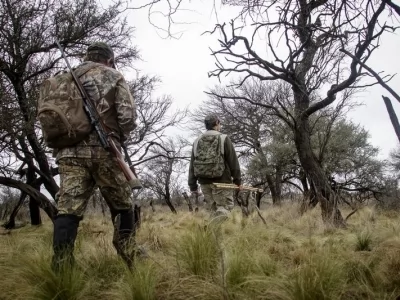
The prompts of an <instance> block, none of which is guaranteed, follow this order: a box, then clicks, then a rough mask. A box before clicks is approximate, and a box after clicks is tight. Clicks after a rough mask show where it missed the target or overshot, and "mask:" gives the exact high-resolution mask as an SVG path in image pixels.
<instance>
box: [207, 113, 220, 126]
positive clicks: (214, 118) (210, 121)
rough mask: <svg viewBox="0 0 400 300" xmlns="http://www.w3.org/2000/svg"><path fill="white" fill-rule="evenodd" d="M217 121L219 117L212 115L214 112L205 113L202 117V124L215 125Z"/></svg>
mask: <svg viewBox="0 0 400 300" xmlns="http://www.w3.org/2000/svg"><path fill="white" fill-rule="evenodd" d="M218 122H219V118H218V116H217V115H214V114H211V115H207V116H206V117H205V118H204V124H205V125H206V126H215V125H217V123H218Z"/></svg>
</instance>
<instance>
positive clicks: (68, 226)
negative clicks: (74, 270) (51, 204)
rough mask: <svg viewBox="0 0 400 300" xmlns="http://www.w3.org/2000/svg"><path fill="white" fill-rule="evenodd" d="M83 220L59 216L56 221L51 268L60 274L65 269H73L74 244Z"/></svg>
mask: <svg viewBox="0 0 400 300" xmlns="http://www.w3.org/2000/svg"><path fill="white" fill-rule="evenodd" d="M80 221H81V218H80V217H78V216H75V215H71V214H61V215H58V216H57V217H56V219H55V221H54V235H53V251H54V255H53V258H52V263H51V267H52V269H53V271H54V272H59V271H60V270H61V269H62V268H64V267H67V268H68V267H70V268H71V267H73V265H74V262H75V259H74V255H73V253H74V244H75V239H76V236H77V234H78V227H79V222H80Z"/></svg>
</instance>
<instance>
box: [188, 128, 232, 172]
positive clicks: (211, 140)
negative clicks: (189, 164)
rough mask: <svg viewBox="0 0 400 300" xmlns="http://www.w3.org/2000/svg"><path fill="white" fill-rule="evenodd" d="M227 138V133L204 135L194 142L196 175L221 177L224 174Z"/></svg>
mask: <svg viewBox="0 0 400 300" xmlns="http://www.w3.org/2000/svg"><path fill="white" fill-rule="evenodd" d="M225 138H226V134H216V135H202V136H200V137H199V138H198V139H197V140H196V141H195V142H194V144H193V154H194V161H193V168H194V176H196V177H200V178H219V177H221V176H222V175H223V173H224V171H225V160H224V143H225Z"/></svg>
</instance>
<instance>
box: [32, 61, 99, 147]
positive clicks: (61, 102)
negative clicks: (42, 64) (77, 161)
mask: <svg viewBox="0 0 400 300" xmlns="http://www.w3.org/2000/svg"><path fill="white" fill-rule="evenodd" d="M93 67H94V66H93V65H87V66H85V67H82V68H79V69H78V70H76V71H75V74H76V76H77V77H78V78H79V77H80V76H82V75H84V74H85V73H87V72H88V71H89V70H90V69H92V68H93ZM37 118H38V120H39V122H40V125H41V128H42V132H43V139H44V141H45V143H46V145H47V146H48V147H49V148H65V147H69V146H73V145H74V144H76V143H78V142H80V141H81V140H83V139H84V138H85V137H87V136H88V135H89V134H90V132H91V131H92V125H91V124H90V121H89V118H88V116H87V114H86V112H85V110H84V107H83V99H82V96H81V94H80V92H79V90H78V88H77V86H76V84H75V82H74V80H73V77H72V75H71V73H70V72H63V73H60V74H57V75H56V76H54V77H50V78H48V79H46V80H45V81H44V82H43V83H42V84H41V85H40V95H39V100H38V114H37Z"/></svg>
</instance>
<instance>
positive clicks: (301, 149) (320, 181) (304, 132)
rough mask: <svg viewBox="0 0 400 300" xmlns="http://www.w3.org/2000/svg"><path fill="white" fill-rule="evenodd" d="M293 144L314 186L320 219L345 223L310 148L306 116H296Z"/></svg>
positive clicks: (340, 223) (336, 223)
mask: <svg viewBox="0 0 400 300" xmlns="http://www.w3.org/2000/svg"><path fill="white" fill-rule="evenodd" d="M294 136H295V144H296V149H297V152H298V155H299V159H300V163H301V166H302V167H303V169H304V171H305V172H306V174H307V176H308V177H309V179H310V180H311V183H312V185H313V187H314V188H315V196H316V200H317V201H318V202H319V203H320V205H321V211H322V220H323V221H324V222H325V223H331V224H333V225H335V226H343V225H345V221H344V219H343V216H342V214H341V212H340V210H339V209H338V207H337V199H336V195H335V193H334V191H333V190H332V189H331V186H330V184H329V182H328V179H327V177H326V175H325V174H324V172H323V170H322V168H321V166H320V165H319V164H318V161H317V158H316V157H315V155H314V153H313V151H312V148H311V138H310V129H309V126H308V118H303V117H298V118H297V119H296V127H295V128H294Z"/></svg>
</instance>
